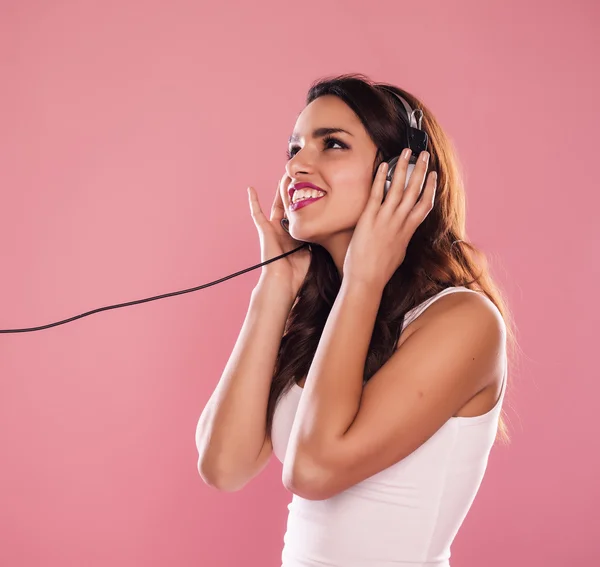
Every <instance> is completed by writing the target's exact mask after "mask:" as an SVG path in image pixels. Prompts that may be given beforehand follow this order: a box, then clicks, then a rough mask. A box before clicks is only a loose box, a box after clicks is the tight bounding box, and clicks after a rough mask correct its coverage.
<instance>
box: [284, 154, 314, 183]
mask: <svg viewBox="0 0 600 567" xmlns="http://www.w3.org/2000/svg"><path fill="white" fill-rule="evenodd" d="M286 170H287V172H288V175H289V176H290V177H291V178H292V179H295V178H296V176H297V175H298V174H300V173H306V174H310V173H311V172H312V171H313V170H314V164H313V161H312V158H311V157H310V155H309V152H307V151H306V149H303V150H299V151H298V152H296V154H294V156H293V157H292V158H291V159H290V160H289V161H288V162H287V164H286Z"/></svg>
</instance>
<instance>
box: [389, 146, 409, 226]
mask: <svg viewBox="0 0 600 567" xmlns="http://www.w3.org/2000/svg"><path fill="white" fill-rule="evenodd" d="M411 155H412V152H411V150H410V148H405V149H404V150H403V151H402V153H401V154H400V156H399V159H398V161H397V162H396V167H395V168H394V172H393V174H392V175H393V177H392V183H391V185H390V189H389V191H388V192H387V195H386V196H385V202H384V203H383V208H384V210H386V211H389V212H390V213H392V214H393V213H394V211H395V210H396V208H397V207H398V203H400V201H401V200H402V196H403V194H404V186H405V185H406V181H405V180H406V170H407V169H408V162H409V160H410V156H411ZM411 177H412V176H411Z"/></svg>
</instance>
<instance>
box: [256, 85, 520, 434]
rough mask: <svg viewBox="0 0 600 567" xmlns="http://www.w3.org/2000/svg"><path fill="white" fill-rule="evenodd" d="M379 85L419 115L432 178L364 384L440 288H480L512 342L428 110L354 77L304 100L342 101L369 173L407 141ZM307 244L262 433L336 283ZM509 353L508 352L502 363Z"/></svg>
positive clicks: (451, 160) (304, 357)
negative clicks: (432, 194) (367, 149)
mask: <svg viewBox="0 0 600 567" xmlns="http://www.w3.org/2000/svg"><path fill="white" fill-rule="evenodd" d="M386 89H387V90H393V91H394V92H396V93H398V94H400V95H401V96H402V97H404V98H405V99H406V100H407V101H408V102H409V104H410V105H411V107H412V108H413V110H414V109H420V110H421V111H422V112H423V120H422V124H421V126H422V128H423V129H424V130H425V132H427V135H428V137H429V144H428V148H427V150H428V152H429V153H430V158H429V167H430V170H435V171H437V172H438V181H437V189H436V198H435V203H434V206H433V209H432V210H431V211H430V212H429V214H428V215H427V217H426V218H425V220H424V221H423V222H422V223H421V224H420V225H419V227H418V228H417V230H416V231H415V233H414V235H413V237H412V238H411V240H410V243H409V245H408V247H407V250H406V256H405V259H404V261H403V262H402V264H401V265H400V266H399V267H398V269H397V270H396V271H395V273H394V274H393V276H392V277H391V279H390V280H389V282H388V283H387V285H386V286H385V288H384V291H383V294H382V299H381V303H380V307H379V311H378V314H377V318H376V321H375V325H374V329H373V334H372V337H371V342H370V345H369V349H368V354H367V358H366V361H365V367H364V375H363V380H364V382H367V381H368V380H369V379H370V378H371V377H372V376H373V374H375V372H377V370H379V368H381V366H383V364H384V363H385V362H386V361H387V360H388V359H389V358H390V357H391V356H392V354H393V353H394V350H395V349H396V347H397V344H398V340H399V338H400V334H401V331H402V325H403V322H404V317H405V314H406V313H407V312H408V311H409V310H410V309H412V308H414V307H416V306H417V305H419V304H420V303H422V302H423V301H426V300H427V299H428V298H430V297H432V296H433V295H435V294H437V293H439V292H440V291H442V290H443V289H445V288H447V287H452V286H464V287H467V288H469V289H472V290H475V291H479V292H483V293H484V294H485V295H486V296H487V297H488V298H489V299H490V300H491V301H492V302H493V303H494V304H495V305H496V307H497V308H498V310H499V311H500V313H501V315H502V317H503V319H504V322H505V324H506V328H507V342H508V345H507V346H508V348H509V352H510V353H512V351H513V349H514V346H515V345H516V338H515V332H514V324H513V320H512V316H511V313H510V312H509V309H508V306H507V303H506V300H505V299H504V297H503V294H502V292H501V291H500V289H499V287H498V286H497V285H496V284H495V283H494V282H493V280H492V277H491V275H490V273H489V267H488V263H487V260H486V257H485V255H484V254H483V253H481V252H480V251H479V250H478V249H477V248H476V247H475V246H474V245H473V244H471V243H469V242H468V240H467V236H466V231H465V193H464V187H463V181H462V178H461V174H460V168H459V163H458V159H457V157H456V153H455V150H454V148H453V145H452V143H451V141H450V139H449V138H448V137H447V136H446V134H445V133H444V131H443V130H442V128H441V126H440V124H439V123H438V121H437V120H436V119H435V117H434V116H433V114H432V113H431V111H430V110H429V109H428V108H427V107H426V106H425V105H424V104H423V103H422V102H421V101H420V100H419V99H417V98H416V97H415V96H414V95H412V94H410V93H409V92H407V91H405V90H402V89H400V88H398V87H395V86H393V85H390V84H387V83H374V82H372V81H370V80H369V79H368V78H367V77H365V76H364V75H362V74H346V75H339V76H336V77H333V78H326V79H322V80H319V81H317V82H315V83H313V85H312V86H311V87H310V89H309V91H308V93H307V96H306V105H308V104H310V103H311V102H312V101H314V100H315V99H317V98H318V97H320V96H324V95H335V96H337V97H339V98H340V99H342V100H343V101H344V102H345V103H346V104H347V105H348V106H349V107H350V108H351V109H352V110H353V111H354V112H355V113H356V115H357V116H358V118H359V119H360V121H361V122H362V124H363V126H364V127H365V129H366V131H367V132H368V134H369V135H370V137H371V139H372V140H373V142H374V143H375V145H376V147H377V155H376V158H375V163H374V164H373V174H375V172H376V170H377V167H378V166H379V164H380V163H381V162H382V161H388V160H390V159H391V158H392V157H394V156H397V155H399V154H400V152H401V151H402V150H403V149H404V147H406V140H407V132H406V122H405V118H403V117H404V116H405V114H404V107H403V106H402V103H401V102H400V101H399V100H398V99H397V97H395V96H394V95H393V94H391V93H390V92H387V90H386ZM310 247H311V251H312V253H311V262H310V266H309V269H308V273H307V275H306V278H305V280H304V282H303V284H302V286H301V287H300V289H299V291H298V294H297V296H296V298H295V301H294V304H293V306H292V308H291V310H290V313H289V315H288V318H287V321H286V324H285V329H284V334H283V336H282V339H281V343H280V345H279V351H278V354H277V359H276V363H275V368H274V374H273V380H272V382H271V388H270V393H269V401H268V405H267V420H266V435H267V436H269V437H270V436H271V430H272V426H273V414H274V412H275V407H276V405H277V402H278V401H279V399H280V398H281V396H283V395H284V394H285V393H286V392H287V391H288V390H289V389H290V388H291V387H292V386H293V385H294V383H297V382H298V381H300V379H301V378H302V377H305V376H306V375H307V374H308V370H309V368H310V365H311V363H312V360H313V357H314V354H315V352H316V349H317V346H318V343H319V340H320V338H321V334H322V333H323V329H324V327H325V323H326V321H327V317H328V316H329V313H330V311H331V308H332V306H333V302H334V301H335V298H336V296H337V294H338V291H339V289H340V286H341V279H340V276H339V273H338V271H337V269H336V266H335V264H334V262H333V260H332V258H331V256H330V255H329V253H328V252H327V250H325V248H323V247H322V246H319V245H317V244H311V245H310ZM511 358H512V357H510V356H509V360H510V359H511ZM502 414H504V409H503V410H502ZM502 414H501V416H500V421H499V425H498V435H497V438H498V436H499V437H500V438H501V439H502V441H503V442H504V443H505V444H507V443H508V442H509V440H510V437H509V434H508V428H507V426H506V422H505V420H504V419H503V415H502Z"/></svg>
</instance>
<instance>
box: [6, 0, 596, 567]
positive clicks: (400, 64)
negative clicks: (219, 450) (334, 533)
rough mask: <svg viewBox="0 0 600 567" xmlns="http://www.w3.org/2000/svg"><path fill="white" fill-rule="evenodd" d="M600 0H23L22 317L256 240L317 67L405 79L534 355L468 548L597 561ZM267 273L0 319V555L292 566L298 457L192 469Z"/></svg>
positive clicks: (13, 291)
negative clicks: (242, 483)
mask: <svg viewBox="0 0 600 567" xmlns="http://www.w3.org/2000/svg"><path fill="white" fill-rule="evenodd" d="M599 12H600V10H599V8H598V4H597V3H594V2H591V1H588V2H584V1H579V2H571V3H569V4H566V3H563V4H559V3H548V2H542V1H537V2H525V3H521V2H517V1H515V0H511V1H509V2H492V3H489V2H486V3H483V2H479V1H462V2H450V3H446V2H428V3H410V4H409V3H402V2H378V3H367V4H365V3H362V2H343V3H342V2H315V1H314V0H311V1H305V2H301V3H292V4H288V3H281V2H259V3H249V4H248V3H241V2H239V3H228V2H223V3H210V4H209V3H205V2H184V1H180V0H176V1H173V2H169V3H165V2H133V1H131V0H126V1H123V0H121V1H119V2H116V1H114V0H111V1H108V2H89V1H88V2H83V1H81V2H75V1H69V0H67V1H61V2H58V1H46V2H41V1H38V2H34V1H26V0H25V1H23V0H21V1H17V0H3V2H2V3H1V4H0V58H1V59H0V61H1V65H2V88H1V89H0V103H1V104H0V125H1V126H0V191H1V197H2V200H1V206H0V253H1V256H0V257H1V266H2V267H1V276H2V277H1V280H0V281H1V284H0V285H1V292H2V293H1V295H0V328H2V329H14V328H24V327H34V326H39V325H44V324H48V323H52V322H55V321H60V320H63V319H66V318H68V317H71V316H75V315H78V314H81V313H84V312H86V311H89V310H91V309H95V308H98V307H103V306H108V305H114V304H117V303H122V302H126V301H133V300H136V299H143V298H147V297H151V296H155V295H159V294H163V293H167V292H171V291H176V290H183V289H188V288H191V287H194V286H198V285H201V284H203V283H206V282H210V281H213V280H215V279H218V278H220V277H222V276H225V275H227V274H230V273H232V272H235V271H238V270H241V269H243V268H245V267H247V266H250V265H253V264H255V263H257V262H258V261H259V245H258V239H257V237H256V231H255V228H254V225H253V224H252V220H251V218H250V215H249V211H248V204H247V197H246V187H247V186H248V185H253V186H255V187H256V188H257V189H258V191H259V195H260V198H261V203H262V205H263V208H265V209H268V208H269V207H270V203H271V198H272V196H273V194H274V190H275V187H276V183H277V181H278V179H279V178H280V176H281V174H282V173H283V168H284V164H285V158H284V152H285V150H286V149H287V137H288V136H289V134H290V133H291V130H292V128H293V125H294V122H295V119H296V115H297V113H298V112H300V110H301V109H302V106H303V101H304V96H305V93H306V90H307V89H308V87H309V85H310V83H311V82H312V81H313V80H315V79H317V78H320V77H323V76H326V75H330V74H338V73H345V72H361V73H365V74H367V75H368V76H369V77H371V78H373V79H374V80H379V81H389V82H394V83H396V84H398V85H400V86H402V87H405V88H407V89H408V90H409V91H413V92H414V93H415V94H416V95H417V96H421V97H422V98H423V99H424V101H425V102H426V103H427V104H428V105H429V106H430V107H431V108H432V110H433V111H434V112H435V113H436V115H437V117H438V118H439V120H440V122H441V123H442V125H443V127H444V128H445V129H446V130H447V132H448V133H449V135H450V136H451V138H452V139H453V140H454V142H455V144H456V147H457V150H458V152H459V156H460V159H461V162H462V164H463V168H464V174H465V181H466V188H467V198H468V231H469V237H470V239H471V240H472V241H474V242H475V243H476V244H477V245H478V246H480V247H481V248H482V249H483V250H484V251H486V253H487V254H488V257H489V260H490V263H491V265H492V269H493V273H494V275H495V277H496V278H497V280H498V281H499V283H500V284H501V285H502V286H503V288H504V289H505V290H506V293H507V296H508V300H509V302H510V306H511V308H512V310H513V312H514V315H515V318H516V321H517V324H518V332H519V335H518V338H519V341H520V346H521V349H522V351H523V354H522V355H521V357H520V359H519V360H517V361H516V362H515V365H514V366H513V369H512V374H511V376H510V389H509V393H508V397H507V399H506V403H505V409H506V411H507V414H508V419H509V427H510V429H511V435H512V444H511V445H510V446H508V447H504V446H501V445H497V446H496V447H495V448H494V449H493V451H492V455H491V458H490V463H489V469H488V473H487V476H486V477H485V479H484V481H483V484H482V486H481V490H480V493H479V495H478V497H477V499H476V500H475V503H474V505H473V507H472V510H471V513H470V515H469V516H468V517H467V519H466V521H465V524H464V526H463V529H462V530H461V532H459V535H458V537H457V539H456V542H455V545H454V547H453V555H452V559H451V562H452V563H453V565H454V564H455V565H456V566H457V567H458V566H461V567H475V566H481V565H485V566H486V567H495V566H503V567H504V566H506V565H511V566H513V567H519V566H527V567H531V566H537V565H540V566H541V565H543V566H544V567H559V566H560V567H563V566H571V565H586V566H587V565H593V564H600V551H599V550H600V543H599V541H598V537H597V532H598V527H599V525H600V522H599V518H598V501H599V496H600V489H599V483H598V481H597V479H598V478H599V477H600V458H599V456H598V450H597V439H598V425H597V411H598V410H597V408H598V404H599V400H600V380H598V378H599V373H598V369H597V352H598V350H597V349H598V345H597V339H598V330H597V329H598V320H599V317H598V316H599V310H598V299H597V293H598V279H599V276H600V273H599V262H598V250H599V244H600V243H599V233H598V228H597V211H598V206H599V205H600V199H599V198H598V192H597V191H596V188H597V180H596V177H597V176H596V175H594V173H595V168H596V167H597V163H598V160H597V155H596V154H597V148H598V142H597V140H598V128H599V127H600V119H599V112H598V107H597V100H598V96H599V95H600V89H599V85H598V73H597V68H598V65H597V63H598V56H599V54H600V53H599V52H600V49H599V39H598V37H599V35H598V33H597V31H598V24H599ZM593 69H596V71H593ZM258 274H259V272H258V270H257V271H254V272H250V273H247V274H244V275H243V276H241V277H239V278H236V279H233V280H229V281H227V282H225V283H223V284H221V285H219V286H216V287H211V288H208V289H205V290H202V291H198V292H196V293H190V294H184V295H180V296H176V297H172V298H168V299H164V300H162V301H156V302H150V303H145V304H142V305H136V306H132V307H128V308H123V309H116V310H110V311H106V312H102V313H98V314H94V315H91V316H89V317H85V318H83V319H79V320H77V321H74V322H71V323H68V324H65V325H60V326H58V327H54V328H51V329H47V330H44V331H38V332H33V333H24V334H2V335H0V447H1V457H0V458H1V466H0V503H1V504H0V540H1V541H0V565H3V566H10V567H15V566H19V567H29V566H38V565H44V567H54V566H60V567H64V566H67V565H77V566H79V565H86V566H87V567H95V566H106V565H111V566H114V567H120V566H127V567H129V566H132V565H144V566H145V567H150V566H164V565H177V566H178V567H186V566H190V567H191V566H198V565H202V566H210V567H221V566H222V567H225V566H231V565H245V566H251V567H254V566H256V567H266V566H273V567H278V566H279V565H280V554H281V549H282V546H283V534H284V531H285V521H286V513H287V508H286V506H287V503H288V502H289V501H290V499H291V494H290V493H289V492H287V491H286V490H285V489H284V488H283V486H282V484H281V465H280V463H279V462H278V461H277V460H276V459H275V458H274V457H273V458H272V460H271V463H270V464H269V466H268V468H267V469H266V470H265V471H264V472H263V473H262V474H261V475H260V476H259V477H258V478H256V479H254V480H253V481H252V482H251V483H250V484H249V485H247V486H246V488H245V489H244V490H242V491H241V492H237V493H220V492H218V491H216V490H214V489H212V488H210V487H208V486H206V485H205V484H204V483H203V482H202V480H201V479H200V477H199V475H198V472H197V470H196V460H197V453H196V447H195V443H194V434H195V428H196V423H197V420H198V417H199V415H200V412H201V410H202V408H203V407H204V405H205V403H206V401H207V400H208V397H209V396H210V393H211V392H212V391H213V389H214V387H215V385H216V383H217V381H218V379H219V376H220V374H221V371H222V369H223V367H224V365H225V363H226V361H227V358H228V356H229V354H230V352H231V349H232V347H233V344H234V341H235V339H236V337H237V333H238V331H239V328H240V326H241V323H242V321H243V318H244V315H245V312H246V308H247V306H248V299H249V294H250V291H251V289H252V288H253V286H254V285H255V283H256V280H257V278H258ZM593 447H596V449H593Z"/></svg>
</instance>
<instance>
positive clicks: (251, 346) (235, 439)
mask: <svg viewBox="0 0 600 567" xmlns="http://www.w3.org/2000/svg"><path fill="white" fill-rule="evenodd" d="M292 304H293V298H292V297H290V294H289V293H287V292H286V291H284V290H283V288H282V287H281V286H280V285H278V282H277V281H275V280H271V279H268V278H263V277H261V279H260V281H259V283H258V285H257V286H256V287H255V288H254V290H253V292H252V296H251V300H250V306H249V308H248V313H247V315H246V318H245V320H244V323H243V325H242V328H241V330H240V334H239V336H238V339H237V342H236V343H235V346H234V348H233V351H232V353H231V356H230V358H229V360H228V362H227V365H226V366H225V369H224V371H223V374H222V376H221V378H220V380H219V383H218V384H217V387H216V388H215V390H214V392H213V394H212V395H211V397H210V399H209V401H208V403H207V404H206V407H205V408H204V410H203V412H202V415H201V416H200V419H199V421H198V426H197V429H196V446H197V448H198V455H199V458H198V471H199V472H200V475H201V476H202V478H203V479H204V480H205V481H206V482H207V483H208V484H210V485H212V486H215V487H217V488H220V489H223V490H237V489H238V488H240V487H241V486H243V485H244V484H245V483H246V482H247V481H248V480H250V478H251V477H252V476H253V474H254V471H255V470H256V460H257V458H258V457H259V454H260V453H261V449H262V448H263V446H264V441H265V433H266V431H265V426H266V415H267V403H268V398H269V392H270V388H271V381H272V378H273V370H274V367H275V361H276V358H277V352H278V350H279V345H280V342H281V337H282V335H283V331H284V328H285V322H286V320H287V317H288V314H289V312H290V309H291V307H292Z"/></svg>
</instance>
